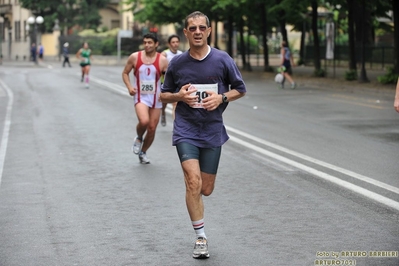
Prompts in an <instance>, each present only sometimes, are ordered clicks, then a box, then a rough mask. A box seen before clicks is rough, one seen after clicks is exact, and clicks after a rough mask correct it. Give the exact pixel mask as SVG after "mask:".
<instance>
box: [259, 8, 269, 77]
mask: <svg viewBox="0 0 399 266" xmlns="http://www.w3.org/2000/svg"><path fill="white" fill-rule="evenodd" d="M259 8H260V12H261V20H262V28H263V32H262V46H263V61H264V64H263V65H264V68H263V71H265V72H266V71H270V65H269V47H268V46H267V17H266V6H265V3H261V4H260V6H259Z"/></svg>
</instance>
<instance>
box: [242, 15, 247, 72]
mask: <svg viewBox="0 0 399 266" xmlns="http://www.w3.org/2000/svg"><path fill="white" fill-rule="evenodd" d="M240 54H241V59H242V66H243V68H244V69H245V67H246V65H247V60H246V58H245V40H244V20H243V19H242V18H240Z"/></svg>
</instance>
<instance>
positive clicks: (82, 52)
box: [76, 42, 92, 88]
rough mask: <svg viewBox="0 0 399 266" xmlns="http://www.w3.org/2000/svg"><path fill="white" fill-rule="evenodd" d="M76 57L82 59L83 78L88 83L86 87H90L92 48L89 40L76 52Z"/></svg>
mask: <svg viewBox="0 0 399 266" xmlns="http://www.w3.org/2000/svg"><path fill="white" fill-rule="evenodd" d="M76 57H77V58H78V59H79V60H80V66H81V67H82V79H81V80H80V81H81V82H83V80H84V81H85V83H86V87H87V88H88V87H89V72H90V61H91V59H92V58H91V50H90V48H89V44H88V43H87V42H85V43H83V47H82V48H80V49H79V51H78V52H77V53H76Z"/></svg>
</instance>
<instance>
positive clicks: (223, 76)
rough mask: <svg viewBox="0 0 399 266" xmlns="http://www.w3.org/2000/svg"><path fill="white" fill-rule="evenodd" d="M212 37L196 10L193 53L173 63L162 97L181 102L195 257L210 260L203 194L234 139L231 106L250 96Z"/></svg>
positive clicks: (178, 137) (179, 126)
mask: <svg viewBox="0 0 399 266" xmlns="http://www.w3.org/2000/svg"><path fill="white" fill-rule="evenodd" d="M210 33H211V28H210V23H209V19H208V17H207V16H206V15H204V14H203V13H201V12H199V11H195V12H193V13H191V14H190V15H188V16H187V17H186V19H185V25H184V34H185V36H186V38H187V40H188V42H189V45H190V49H189V50H188V51H186V52H184V53H183V54H181V55H179V56H176V57H174V58H173V59H172V60H171V61H170V64H169V66H168V70H167V72H166V76H165V81H164V84H163V89H162V92H161V96H160V98H161V101H162V102H164V103H173V102H177V106H176V111H175V121H174V128H173V145H174V146H176V149H177V153H178V156H179V159H180V163H181V166H182V169H183V173H184V179H185V184H186V205H187V210H188V213H189V215H190V218H191V222H192V225H193V228H194V230H195V233H196V241H195V244H194V251H193V258H196V259H202V258H209V252H208V241H207V238H206V235H205V231H204V203H203V201H202V195H204V196H209V195H210V194H211V193H212V191H213V189H214V186H215V179H216V173H217V169H218V166H219V159H220V154H221V147H222V145H223V144H224V143H225V142H226V141H227V140H228V138H229V137H228V135H227V132H226V129H225V127H224V124H223V117H222V114H223V112H224V110H225V109H226V107H227V105H228V103H229V102H231V101H234V100H237V99H239V98H241V97H243V96H244V95H245V93H246V88H245V84H244V81H243V80H242V77H241V73H240V71H239V70H238V68H237V66H236V64H235V62H234V61H233V60H232V58H231V57H230V56H229V55H228V54H227V53H225V52H223V51H220V50H217V49H214V48H211V47H210V46H209V45H208V44H207V38H208V36H209V35H210Z"/></svg>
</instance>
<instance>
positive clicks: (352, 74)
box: [345, 69, 357, 80]
mask: <svg viewBox="0 0 399 266" xmlns="http://www.w3.org/2000/svg"><path fill="white" fill-rule="evenodd" d="M345 79H346V80H356V79H357V71H356V70H355V69H350V70H348V71H346V72H345Z"/></svg>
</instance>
